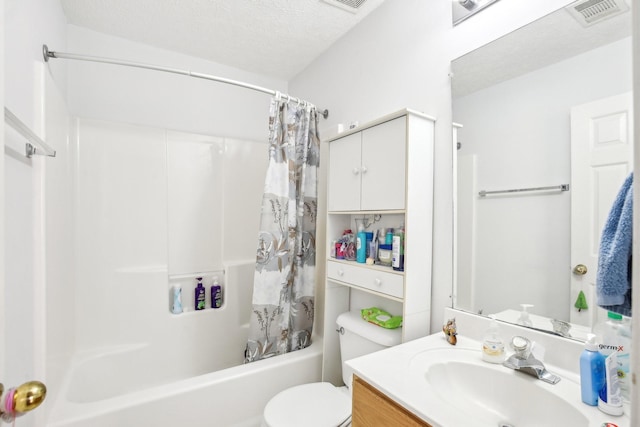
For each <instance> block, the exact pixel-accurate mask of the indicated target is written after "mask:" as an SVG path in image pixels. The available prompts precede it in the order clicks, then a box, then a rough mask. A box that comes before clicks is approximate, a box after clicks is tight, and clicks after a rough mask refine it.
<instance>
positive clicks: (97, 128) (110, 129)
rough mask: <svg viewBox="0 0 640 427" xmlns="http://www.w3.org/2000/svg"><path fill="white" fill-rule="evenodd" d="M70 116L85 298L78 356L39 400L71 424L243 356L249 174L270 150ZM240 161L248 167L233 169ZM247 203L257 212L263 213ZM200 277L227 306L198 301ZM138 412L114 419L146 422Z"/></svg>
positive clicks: (77, 253) (255, 197) (250, 260)
mask: <svg viewBox="0 0 640 427" xmlns="http://www.w3.org/2000/svg"><path fill="white" fill-rule="evenodd" d="M74 122H75V126H74V131H73V132H72V134H73V135H74V136H75V138H74V139H73V140H72V144H71V145H72V148H73V150H72V152H73V153H75V156H70V158H71V159H72V160H70V163H71V165H70V172H69V173H72V174H73V175H74V181H75V183H76V185H75V186H74V187H73V198H74V201H73V204H72V205H71V206H73V216H71V217H72V218H73V220H74V222H73V229H74V234H75V238H74V239H71V242H70V245H72V246H73V255H74V256H73V257H71V258H70V259H73V260H74V261H75V269H76V271H75V276H76V277H77V286H76V287H75V289H70V290H69V292H67V293H65V294H64V298H66V299H69V300H70V301H73V303H74V304H75V310H73V311H74V313H73V314H74V318H75V331H74V335H75V346H71V347H68V348H69V349H70V350H69V351H73V354H72V355H69V360H70V363H67V364H65V365H63V366H61V367H60V368H61V369H60V374H59V375H58V373H57V372H56V381H55V382H52V384H53V386H54V387H53V388H52V389H51V393H50V396H49V397H48V399H47V401H46V403H45V405H43V406H46V412H47V413H49V412H50V416H49V417H48V420H49V422H50V423H52V424H53V425H61V426H63V425H73V422H74V421H73V420H76V419H82V418H87V419H92V417H95V416H96V414H97V413H100V412H105V411H109V410H111V409H112V410H113V411H114V415H113V416H114V417H120V416H122V415H121V412H120V411H121V410H122V408H124V407H128V406H131V405H133V403H131V402H138V403H136V404H139V402H140V401H145V402H149V401H151V400H154V399H156V398H158V399H161V397H159V396H160V395H158V394H157V393H156V392H155V391H152V390H156V389H158V388H160V389H167V390H170V389H171V390H180V389H181V387H182V386H180V384H182V383H183V382H184V381H187V382H188V381H189V378H198V377H202V376H206V375H208V374H210V373H213V372H215V371H217V370H225V369H228V368H230V367H232V366H236V365H239V364H242V360H243V356H244V348H245V345H246V340H247V330H248V317H249V312H250V307H251V285H252V283H253V271H254V270H255V261H254V257H255V246H254V245H255V236H256V234H257V224H258V216H259V214H258V212H259V206H260V195H261V191H262V184H257V185H255V184H254V185H252V184H251V182H252V181H255V180H256V179H258V180H262V178H263V176H264V170H265V168H266V165H265V164H264V158H265V155H266V152H267V149H268V147H267V146H266V144H264V143H257V142H251V141H243V140H230V139H228V138H221V137H213V136H204V135H194V134H187V133H181V132H173V131H168V130H165V129H158V128H149V127H144V126H133V125H128V124H122V123H113V122H104V121H98V120H91V119H83V118H80V119H76V120H75V121H74ZM238 170H244V171H245V172H244V173H243V175H245V176H242V177H237V176H236V175H238V173H237V171H238ZM248 181H249V182H248ZM239 192H241V193H242V194H243V195H244V197H237V194H238V193H239ZM237 212H252V213H253V215H254V220H253V221H252V220H250V217H249V214H247V215H238V214H237ZM185 216H187V217H188V218H189V220H185ZM247 242H251V245H248V244H247ZM195 275H198V276H199V275H202V276H204V277H205V285H206V286H207V298H210V290H209V287H210V284H211V283H212V279H213V276H214V275H219V279H220V281H221V282H222V283H223V284H224V304H223V306H222V307H221V308H219V309H215V310H214V309H211V308H207V309H206V310H203V311H199V312H194V311H190V310H189V309H192V307H193V304H192V302H193V296H192V295H193V290H194V287H195V284H196V281H195ZM174 284H179V285H180V286H181V287H182V289H183V297H184V304H185V311H184V312H183V313H181V314H178V315H176V314H172V313H171V311H170V306H171V300H170V287H171V286H172V285H174ZM51 296H52V297H54V296H55V295H51ZM62 297H63V296H62V295H61V296H59V298H62ZM60 306H61V308H64V305H63V304H61V305H60ZM207 306H208V307H210V304H207ZM71 308H72V309H73V306H72V307H71ZM49 324H50V325H51V324H53V323H51V322H50V323H49ZM311 371H313V369H311ZM303 377H304V376H303ZM311 377H312V378H311V379H310V380H315V379H316V377H315V376H314V375H311ZM58 378H59V379H58ZM216 378H218V377H216ZM173 383H176V384H178V385H175V386H174V385H172V384H173ZM190 384H191V383H190ZM195 384H198V381H196V382H195ZM194 387H195V386H194ZM156 391H157V390H156ZM176 393H178V394H180V392H177V391H176ZM223 393H226V392H223ZM268 397H270V396H265V399H268ZM105 402H108V403H106V404H105ZM107 408H111V409H107ZM223 409H225V408H224V406H222V407H221V409H220V410H221V411H222V410H223ZM260 413H261V408H258V409H256V416H258V415H259V414H260ZM119 414H120V415H119ZM132 416H133V415H132ZM110 419H111V420H112V421H113V418H110ZM134 419H135V418H134ZM135 420H136V421H135V422H131V423H129V424H126V423H120V422H116V423H114V422H112V423H111V424H110V425H135V424H141V423H140V422H139V421H140V419H135ZM99 422H100V421H96V423H99ZM105 423H107V422H106V421H105ZM176 424H180V422H179V421H178V420H175V424H174V425H176ZM43 425H44V422H43ZM79 425H83V424H79ZM84 425H94V424H93V423H90V424H84ZM95 425H98V424H95ZM105 425H108V423H107V424H105ZM164 425H169V424H164Z"/></svg>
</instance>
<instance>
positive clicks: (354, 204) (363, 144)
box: [328, 117, 407, 211]
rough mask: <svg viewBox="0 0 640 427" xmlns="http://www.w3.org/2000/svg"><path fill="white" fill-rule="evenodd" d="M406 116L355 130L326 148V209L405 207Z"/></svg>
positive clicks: (389, 208) (349, 209) (356, 209)
mask: <svg viewBox="0 0 640 427" xmlns="http://www.w3.org/2000/svg"><path fill="white" fill-rule="evenodd" d="M406 127H407V123H406V118H405V117H399V118H396V119H393V120H389V121H387V122H382V123H379V124H377V125H374V126H371V127H369V128H365V129H363V130H362V131H356V132H355V133H352V134H350V135H347V136H345V137H342V138H340V143H339V144H333V145H332V148H331V150H330V151H329V164H330V166H331V173H330V175H329V194H331V196H330V197H329V204H328V210H329V211H358V210H363V211H367V210H393V209H404V208H405V176H406V169H405V166H406V163H405V157H406V144H405V134H406Z"/></svg>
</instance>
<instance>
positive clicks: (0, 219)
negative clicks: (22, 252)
mask: <svg viewBox="0 0 640 427" xmlns="http://www.w3.org/2000/svg"><path fill="white" fill-rule="evenodd" d="M0 28H4V0H0ZM0 103H1V104H2V105H5V104H4V31H2V32H0ZM0 142H1V143H2V147H4V120H3V121H2V123H0ZM4 181H5V172H4V156H0V224H4V222H5V214H4V212H5V200H4V186H5V183H4ZM4 229H5V228H4V227H0V309H2V311H3V312H4V311H5V310H6V306H5V304H6V299H5V296H4V292H5V268H4V265H5V257H4V251H5V237H4ZM5 325H6V322H5V316H0V349H5V348H7V343H8V342H7V340H6V334H5V331H6V326H5ZM6 356H7V355H6V354H5V351H4V350H0V372H1V373H4V372H7V368H8V365H5V359H6Z"/></svg>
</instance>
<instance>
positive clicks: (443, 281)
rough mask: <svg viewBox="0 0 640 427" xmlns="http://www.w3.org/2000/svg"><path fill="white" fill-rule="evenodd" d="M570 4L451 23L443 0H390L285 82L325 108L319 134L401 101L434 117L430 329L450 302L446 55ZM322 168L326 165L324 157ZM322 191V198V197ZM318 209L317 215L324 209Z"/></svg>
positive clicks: (518, 4) (530, 5) (513, 3)
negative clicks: (325, 111)
mask: <svg viewBox="0 0 640 427" xmlns="http://www.w3.org/2000/svg"><path fill="white" fill-rule="evenodd" d="M568 3H570V1H569V0H562V1H561V2H559V1H557V0H540V1H536V2H526V1H524V0H510V1H506V0H505V1H502V2H498V3H496V4H494V5H492V6H491V7H489V8H487V9H486V10H484V11H482V12H481V13H479V14H478V15H476V16H474V17H473V18H471V19H468V20H466V21H465V22H463V23H462V24H460V25H458V26H457V27H455V28H453V27H452V25H451V15H452V12H451V4H450V3H449V2H448V1H438V2H436V1H428V2H427V1H421V0H402V1H387V2H385V3H384V4H383V5H382V6H380V7H379V8H378V9H376V10H375V11H374V12H373V13H371V14H370V15H369V16H368V17H367V18H366V19H365V20H364V21H363V22H362V23H361V24H359V25H358V26H357V27H356V28H354V29H353V30H351V31H350V32H349V33H348V34H346V35H345V36H344V37H343V38H341V39H340V40H339V41H338V42H336V43H335V44H334V45H333V46H332V47H331V48H330V49H329V50H327V51H326V52H325V53H324V54H322V55H321V56H320V57H319V58H318V59H317V60H315V61H314V62H313V63H312V64H311V65H310V66H309V67H307V68H306V69H305V70H304V71H303V72H302V73H300V74H299V75H298V76H296V78H294V79H293V80H292V81H291V82H290V83H289V85H290V91H291V92H292V93H295V94H296V96H301V97H303V98H305V99H308V100H310V101H311V102H313V103H315V104H316V105H320V106H322V107H323V108H328V109H329V110H330V116H329V119H328V120H326V121H322V122H321V129H320V130H321V136H322V137H323V138H324V139H326V138H327V137H329V136H332V134H333V133H334V131H333V129H334V128H335V126H336V125H337V124H338V123H345V124H348V123H350V122H352V121H354V120H357V121H359V122H360V123H362V122H366V121H368V120H373V119H375V118H377V117H378V116H381V115H384V114H387V113H390V112H392V111H395V110H398V109H400V108H403V107H409V108H413V109H416V110H419V111H424V112H425V113H427V114H429V115H432V116H434V117H436V118H437V119H438V121H437V123H436V147H435V194H434V250H433V254H434V256H433V265H434V268H433V276H432V283H433V285H432V286H433V287H432V315H431V325H432V326H431V327H432V330H433V331H436V330H439V328H440V327H439V325H440V324H441V322H442V318H443V310H444V307H445V306H450V305H451V299H450V294H451V283H452V251H453V246H452V227H453V222H452V149H451V143H452V142H451V120H452V119H451V91H450V80H449V76H448V74H449V69H450V61H451V60H452V59H454V58H455V57H458V56H460V55H462V54H464V53H467V52H468V51H470V50H472V49H475V48H476V47H478V46H480V45H482V44H484V43H486V42H489V41H491V40H494V39H495V38H497V37H500V36H502V35H504V34H506V33H508V32H510V31H512V30H514V29H516V28H519V27H520V26H522V25H525V24H527V23H529V22H531V21H533V20H535V19H537V18H539V17H541V16H544V15H545V14H547V13H549V12H551V11H553V10H555V9H557V8H558V7H560V6H562V5H566V4H568ZM322 168H323V170H324V168H326V162H325V163H323V164H322ZM322 173H323V174H324V173H326V172H322ZM322 191H323V192H322V193H320V196H321V197H326V193H324V189H322ZM320 207H324V203H321V204H320ZM318 215H319V217H322V215H323V212H318ZM321 253H323V252H321ZM318 267H319V269H322V266H318Z"/></svg>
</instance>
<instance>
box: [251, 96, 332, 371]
mask: <svg viewBox="0 0 640 427" xmlns="http://www.w3.org/2000/svg"><path fill="white" fill-rule="evenodd" d="M317 129H318V115H317V111H316V108H315V107H313V106H311V105H308V104H306V103H294V102H288V101H283V100H282V99H281V96H280V95H279V94H276V96H275V97H274V98H273V99H272V100H271V108H270V116H269V165H268V167H267V176H266V180H265V186H264V194H263V196H262V212H261V218H260V232H259V236H258V248H257V254H256V271H255V273H254V280H253V307H252V311H251V318H250V325H249V339H248V342H247V347H246V350H245V363H246V362H253V361H255V360H260V359H264V358H267V357H271V356H275V355H278V354H283V353H288V352H290V351H294V350H299V349H302V348H305V347H307V346H308V345H309V344H310V343H311V331H312V327H313V316H314V294H315V286H314V284H315V259H316V214H317V174H318V166H319V162H320V138H319V136H318V130H317Z"/></svg>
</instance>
